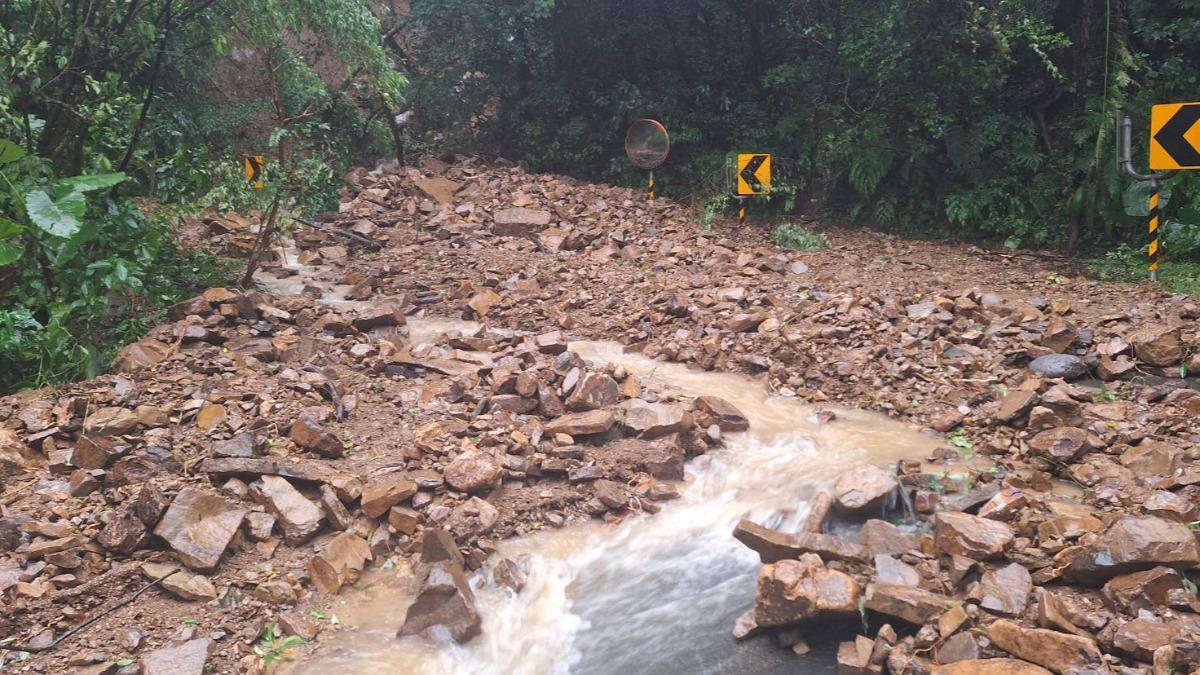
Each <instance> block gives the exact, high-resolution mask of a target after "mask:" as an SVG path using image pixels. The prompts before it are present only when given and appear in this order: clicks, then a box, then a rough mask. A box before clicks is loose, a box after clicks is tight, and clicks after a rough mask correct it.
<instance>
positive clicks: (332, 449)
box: [288, 417, 346, 459]
mask: <svg viewBox="0 0 1200 675" xmlns="http://www.w3.org/2000/svg"><path fill="white" fill-rule="evenodd" d="M288 437H290V438H291V439H292V441H293V442H295V443H296V445H298V446H300V447H302V448H304V449H305V450H312V451H313V452H315V453H317V454H318V455H321V456H322V457H328V458H330V459H336V458H338V457H341V456H342V454H344V453H345V452H346V446H345V444H343V443H342V440H341V439H340V438H338V437H337V436H336V435H334V434H333V433H332V432H330V431H326V430H325V429H323V428H322V427H321V425H320V424H317V423H316V422H314V421H312V420H310V419H305V418H303V417H302V418H300V419H298V420H296V421H295V422H293V423H292V428H291V430H290V431H289V432H288Z"/></svg>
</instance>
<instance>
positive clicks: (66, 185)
mask: <svg viewBox="0 0 1200 675" xmlns="http://www.w3.org/2000/svg"><path fill="white" fill-rule="evenodd" d="M127 178H129V176H126V175H125V174H123V173H119V172H118V173H98V174H94V175H91V176H75V177H74V178H63V179H61V180H57V181H55V182H54V186H53V187H54V191H56V192H67V191H71V192H91V191H92V190H102V189H104V188H107V187H112V186H114V185H116V184H118V183H121V182H124V181H125V180H126V179H127Z"/></svg>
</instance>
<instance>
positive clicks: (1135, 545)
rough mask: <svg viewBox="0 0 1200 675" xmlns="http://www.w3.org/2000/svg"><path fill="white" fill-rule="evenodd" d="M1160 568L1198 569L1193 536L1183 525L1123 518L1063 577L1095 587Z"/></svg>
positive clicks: (1148, 518)
mask: <svg viewBox="0 0 1200 675" xmlns="http://www.w3.org/2000/svg"><path fill="white" fill-rule="evenodd" d="M1160 565H1161V566H1165V567H1173V568H1175V569H1180V570H1185V569H1188V568H1191V567H1194V566H1196V565H1200V545H1198V544H1197V543H1196V534H1195V533H1194V532H1192V530H1190V529H1188V526H1187V525H1184V524H1183V523H1179V522H1175V521H1171V520H1164V519H1162V518H1158V517H1155V516H1125V517H1124V518H1121V519H1120V520H1118V521H1117V522H1115V523H1113V524H1112V525H1111V526H1110V527H1109V528H1108V529H1107V530H1105V531H1103V532H1101V533H1100V535H1099V536H1098V537H1097V538H1096V540H1095V541H1094V542H1092V543H1091V544H1090V545H1089V546H1087V547H1086V548H1084V550H1083V551H1082V552H1081V553H1080V554H1079V555H1077V556H1075V559H1074V560H1072V561H1071V564H1070V566H1069V567H1068V568H1067V570H1066V572H1065V574H1064V576H1065V577H1066V578H1067V579H1068V580H1071V581H1076V582H1079V583H1084V584H1091V585H1096V586H1098V585H1100V584H1103V583H1104V582H1106V581H1108V580H1109V579H1111V578H1112V577H1115V576H1118V575H1121V574H1129V573H1130V572H1139V571H1142V570H1148V569H1150V568H1153V567H1158V566H1160Z"/></svg>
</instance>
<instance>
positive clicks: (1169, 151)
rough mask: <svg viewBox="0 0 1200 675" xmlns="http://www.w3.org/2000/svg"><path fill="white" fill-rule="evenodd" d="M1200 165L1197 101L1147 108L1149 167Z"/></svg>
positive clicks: (1191, 167)
mask: <svg viewBox="0 0 1200 675" xmlns="http://www.w3.org/2000/svg"><path fill="white" fill-rule="evenodd" d="M1178 169H1200V103H1166V104H1162V105H1156V106H1154V107H1153V108H1151V109H1150V170H1151V171H1171V170H1178Z"/></svg>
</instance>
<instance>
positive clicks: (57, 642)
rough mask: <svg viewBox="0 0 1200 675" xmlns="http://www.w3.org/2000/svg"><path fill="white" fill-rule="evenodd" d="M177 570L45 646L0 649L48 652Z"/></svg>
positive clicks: (171, 572) (172, 572) (172, 571)
mask: <svg viewBox="0 0 1200 675" xmlns="http://www.w3.org/2000/svg"><path fill="white" fill-rule="evenodd" d="M177 572H179V570H178V569H175V570H171V571H170V572H167V573H166V574H164V575H162V576H161V577H159V578H157V579H155V580H154V581H151V582H150V583H148V584H146V585H145V586H142V587H141V588H139V589H138V590H137V591H136V592H135V593H134V594H133V595H131V596H129V597H128V598H125V599H124V600H122V601H120V602H118V603H117V604H115V605H113V606H112V607H109V608H108V609H106V610H104V611H103V612H100V613H99V614H97V615H96V616H93V617H92V618H90V619H88V620H87V621H84V622H83V623H81V624H79V625H78V626H76V627H74V628H72V629H71V630H69V631H67V632H65V633H63V634H62V635H60V636H59V637H58V639H57V640H55V641H54V642H51V643H50V644H48V645H46V646H45V647H36V646H33V645H13V644H0V649H8V650H11V651H18V652H31V653H32V652H48V651H50V650H52V649H54V648H55V647H57V646H59V645H60V644H62V643H63V641H64V640H66V639H67V638H69V637H71V636H72V635H74V634H76V633H78V632H80V631H82V630H83V629H84V628H87V627H88V626H90V625H92V624H94V623H96V622H97V621H99V620H100V619H103V618H104V617H106V616H108V615H109V614H112V613H113V612H115V611H117V610H118V609H121V608H122V607H124V606H125V605H128V604H129V603H131V602H133V601H134V600H137V598H138V596H140V595H141V594H142V593H145V592H146V591H148V590H150V589H151V588H153V587H155V586H157V585H159V584H161V583H162V582H163V581H165V580H166V579H167V577H170V576H171V575H172V574H175V573H177Z"/></svg>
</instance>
